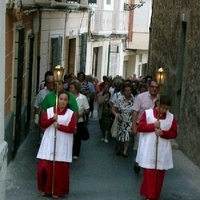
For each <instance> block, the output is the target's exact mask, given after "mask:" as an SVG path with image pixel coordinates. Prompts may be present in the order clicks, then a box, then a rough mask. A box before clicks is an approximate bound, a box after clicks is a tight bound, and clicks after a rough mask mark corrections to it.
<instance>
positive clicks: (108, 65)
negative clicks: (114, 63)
mask: <svg viewBox="0 0 200 200" xmlns="http://www.w3.org/2000/svg"><path fill="white" fill-rule="evenodd" d="M109 69H110V44H109V45H108V64H107V76H109Z"/></svg>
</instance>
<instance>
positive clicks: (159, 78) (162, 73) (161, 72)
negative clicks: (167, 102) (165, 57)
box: [156, 67, 166, 86]
mask: <svg viewBox="0 0 200 200" xmlns="http://www.w3.org/2000/svg"><path fill="white" fill-rule="evenodd" d="M165 79H166V70H165V69H164V68H162V67H161V68H159V69H157V70H156V82H157V84H158V85H159V86H162V85H164V83H165Z"/></svg>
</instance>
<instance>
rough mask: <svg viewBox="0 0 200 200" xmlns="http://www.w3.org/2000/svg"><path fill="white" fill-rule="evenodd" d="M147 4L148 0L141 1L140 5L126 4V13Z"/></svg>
mask: <svg viewBox="0 0 200 200" xmlns="http://www.w3.org/2000/svg"><path fill="white" fill-rule="evenodd" d="M145 2H146V0H139V3H140V4H128V3H124V10H125V11H131V10H134V9H135V8H140V7H141V6H143V4H144V3H145Z"/></svg>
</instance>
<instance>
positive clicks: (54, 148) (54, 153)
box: [52, 81, 58, 195]
mask: <svg viewBox="0 0 200 200" xmlns="http://www.w3.org/2000/svg"><path fill="white" fill-rule="evenodd" d="M57 108H58V81H57V82H56V109H55V114H57ZM56 121H57V120H56ZM56 131H57V128H55V131H54V147H53V173H52V195H53V194H54V186H55V164H56V136H57V133H56Z"/></svg>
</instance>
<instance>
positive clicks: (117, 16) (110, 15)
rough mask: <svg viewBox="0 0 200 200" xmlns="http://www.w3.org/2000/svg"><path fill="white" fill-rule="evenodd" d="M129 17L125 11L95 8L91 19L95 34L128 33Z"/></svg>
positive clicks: (92, 29) (92, 30)
mask: <svg viewBox="0 0 200 200" xmlns="http://www.w3.org/2000/svg"><path fill="white" fill-rule="evenodd" d="M127 20H128V17H127V14H126V13H125V12H124V11H104V10H95V13H94V15H93V17H92V21H91V32H92V34H94V35H108V34H127V33H128V21H127Z"/></svg>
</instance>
